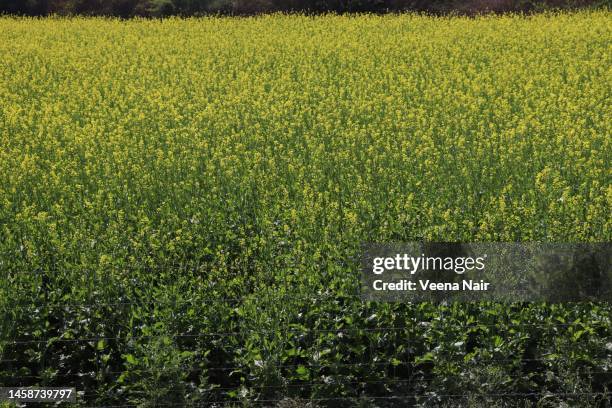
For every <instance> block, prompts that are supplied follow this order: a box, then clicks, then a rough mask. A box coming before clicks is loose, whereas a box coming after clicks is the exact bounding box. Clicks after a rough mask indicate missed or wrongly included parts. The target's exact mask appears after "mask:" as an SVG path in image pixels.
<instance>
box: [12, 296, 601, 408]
mask: <svg viewBox="0 0 612 408" xmlns="http://www.w3.org/2000/svg"><path fill="white" fill-rule="evenodd" d="M254 296H256V295H252V296H246V297H218V298H214V297H213V298H198V299H176V300H170V301H168V300H166V301H158V300H143V301H117V302H90V303H88V302H81V303H78V302H73V303H61V302H57V303H47V304H42V305H32V304H23V305H16V307H17V308H20V307H21V308H23V309H25V310H32V309H36V308H37V307H42V308H46V309H47V310H48V311H50V312H51V313H50V315H51V316H53V313H52V312H53V311H54V310H55V309H56V308H60V309H62V310H63V311H66V310H71V311H74V312H76V313H80V312H83V311H84V312H89V311H90V310H91V309H95V308H102V307H107V308H119V307H141V306H153V307H156V306H163V307H173V308H176V307H179V306H189V305H194V304H199V303H202V304H215V303H240V302H249V301H259V302H261V301H262V299H257V298H254ZM273 299H274V300H275V301H277V302H278V301H290V300H292V301H309V302H318V301H324V300H330V299H335V300H338V296H335V295H333V294H328V293H320V294H317V295H314V296H312V295H309V296H299V295H298V296H296V295H293V294H290V293H288V294H280V295H275V296H273ZM344 299H347V300H349V301H351V300H355V299H358V297H352V296H346V297H345V298H344ZM260 305H261V304H260ZM446 312H448V311H446ZM446 312H445V311H443V310H440V315H439V316H438V317H439V319H438V320H436V319H433V318H432V319H431V320H427V321H419V322H417V321H411V320H409V319H407V320H406V321H405V322H404V323H405V324H402V325H390V326H382V327H380V326H376V324H377V322H376V321H375V320H374V321H366V320H365V319H364V320H363V321H360V322H359V325H361V327H359V326H355V325H354V326H351V323H348V322H342V321H338V320H337V319H333V318H330V319H329V320H325V318H324V317H321V318H320V319H318V320H317V324H319V325H321V326H322V327H308V322H301V323H292V322H288V321H279V322H277V324H272V325H271V326H273V327H270V328H262V327H239V326H235V327H232V326H230V330H211V331H204V330H206V329H205V328H200V329H198V330H199V331H198V330H196V331H195V332H193V333H190V332H184V333H172V332H167V333H162V334H147V335H136V334H135V333H134V332H131V331H129V330H128V331H126V332H125V335H113V334H115V333H112V332H111V335H101V336H88V337H74V338H72V337H71V336H74V334H73V333H64V334H58V335H57V336H54V337H51V336H49V335H48V333H47V335H44V334H43V333H41V334H40V335H39V338H31V337H32V336H30V338H28V336H21V338H20V337H13V338H12V339H2V340H0V351H2V350H3V351H4V352H5V353H6V354H7V355H5V356H0V357H3V358H2V359H0V382H1V381H3V378H4V380H6V379H9V380H10V381H12V382H19V383H30V384H39V383H41V382H42V383H44V382H45V381H47V380H48V378H52V379H53V380H54V381H59V382H64V383H66V384H68V383H70V382H71V381H73V382H77V383H79V384H91V387H94V386H95V384H96V383H97V380H99V379H100V378H102V379H105V380H107V381H113V379H115V380H116V379H117V378H118V377H120V376H127V377H126V378H127V381H130V380H131V379H134V380H138V379H139V378H140V377H146V376H155V375H159V374H163V375H167V376H172V375H177V373H179V374H180V375H183V376H189V377H191V376H195V377H199V376H207V377H208V378H217V379H218V378H223V379H224V381H220V382H219V383H217V384H212V385H211V388H210V390H209V391H208V394H207V395H208V396H206V395H204V397H205V398H209V399H210V400H208V401H205V402H198V403H189V402H188V401H182V402H179V403H169V402H163V401H159V402H155V401H153V403H152V406H156V407H165V406H168V407H171V406H191V407H194V408H195V407H214V406H219V407H220V406H235V405H237V404H240V403H241V401H248V404H250V405H251V406H275V405H278V404H282V403H283V402H285V401H287V398H280V397H278V398H277V395H278V394H279V393H280V394H281V395H282V394H287V395H290V396H291V398H292V399H295V400H296V401H299V403H300V404H302V405H300V406H304V405H303V404H311V406H317V405H319V404H322V405H325V406H334V404H336V403H338V404H341V403H345V404H348V405H352V404H353V403H355V402H357V401H360V400H364V401H381V402H385V403H386V404H387V405H398V406H403V407H419V406H424V405H423V404H427V403H429V404H430V405H427V406H432V405H431V404H433V403H435V402H436V401H438V402H439V401H442V400H447V399H455V400H456V399H459V400H467V399H470V398H478V399H485V400H486V399H505V398H523V399H525V398H527V399H563V400H575V399H579V398H599V399H603V400H606V401H610V398H611V397H610V394H609V391H608V390H607V389H604V390H602V391H600V392H586V391H580V390H577V391H576V392H561V391H557V392H535V391H534V392H510V391H508V392H497V393H493V392H486V391H478V392H471V393H469V392H466V393H453V392H450V393H449V392H447V393H444V392H443V391H444V387H443V385H444V382H445V381H455V380H457V379H460V378H459V377H460V376H459V375H446V377H444V376H443V375H439V374H436V372H434V371H432V370H421V369H420V368H419V367H420V364H427V363H432V364H433V363H434V362H436V363H438V362H443V363H444V364H455V365H457V366H461V367H462V369H463V370H470V369H477V368H483V367H492V366H495V365H504V366H505V368H506V369H508V367H510V369H509V371H508V372H507V373H506V374H505V375H507V380H508V381H509V382H510V383H513V382H517V381H521V377H520V376H518V375H516V374H513V373H512V370H513V369H512V367H516V366H517V365H518V366H520V365H525V364H534V363H535V364H538V367H539V369H542V368H543V367H546V368H547V369H550V370H552V371H558V370H561V369H563V370H569V371H571V372H572V373H573V374H575V375H578V376H582V377H583V378H587V377H594V376H597V377H602V378H604V380H603V382H604V383H605V384H609V385H610V387H612V371H611V370H612V350H608V351H606V350H602V352H601V353H599V355H593V354H590V355H589V354H585V355H581V353H584V351H582V352H581V351H580V350H575V352H573V353H572V355H565V354H559V353H557V352H550V354H549V355H542V356H536V357H529V356H525V355H514V356H513V355H508V353H507V350H506V353H505V354H504V353H501V352H494V351H491V350H480V349H476V350H475V351H474V352H470V353H467V352H457V353H456V354H453V355H443V354H441V355H434V356H433V357H430V358H429V359H422V357H423V356H422V355H414V358H412V359H393V360H389V361H387V360H383V361H377V360H374V359H372V355H371V354H372V353H371V350H372V349H373V348H375V347H373V345H372V344H371V343H368V342H371V339H367V337H368V335H370V334H391V335H393V336H396V337H395V338H396V339H399V340H401V344H402V345H404V346H409V347H410V346H422V347H421V348H422V349H423V350H425V351H431V350H434V349H435V347H436V345H435V344H433V343H432V340H431V339H425V338H419V337H418V336H419V332H418V328H419V326H422V325H425V326H427V325H436V324H443V323H444V322H443V319H444V317H445V313H446ZM448 313H449V316H451V315H452V312H448ZM58 317H63V315H62V314H58ZM534 320H535V321H515V320H512V319H510V318H503V317H502V318H499V319H498V320H497V321H495V322H492V321H491V320H488V319H485V320H484V321H481V320H480V319H478V318H477V316H463V317H461V318H458V317H457V316H455V319H454V320H453V325H454V328H455V330H456V332H455V333H453V335H462V334H465V330H469V329H475V330H479V329H482V330H484V331H490V332H489V333H488V334H490V333H492V332H495V333H507V332H508V331H514V332H517V331H518V332H520V331H531V330H536V331H538V332H539V333H540V334H541V335H542V336H547V335H550V334H551V333H556V334H558V333H570V332H569V330H573V329H577V330H583V329H584V327H585V326H588V327H589V330H591V332H593V333H594V330H603V331H601V333H605V335H610V333H611V327H610V321H609V319H606V318H605V316H599V317H597V318H594V319H593V320H590V321H588V322H585V321H584V320H574V321H557V320H545V319H537V318H534ZM353 324H354V323H353ZM325 325H329V326H331V327H325ZM334 325H338V326H340V327H334ZM369 326H373V327H369ZM488 334H483V335H488ZM251 335H261V336H270V335H272V336H281V337H284V336H288V337H303V336H317V335H329V336H333V337H342V336H349V337H351V336H355V337H356V338H361V339H363V338H364V337H363V336H365V338H366V340H367V341H366V343H368V344H365V348H366V350H367V351H366V352H365V353H364V355H362V356H361V358H360V360H361V361H353V362H349V361H325V362H319V361H312V356H311V357H309V358H303V357H298V358H295V359H293V360H290V362H288V363H282V362H279V361H267V362H264V361H244V363H239V364H223V365H219V364H214V363H209V362H207V361H198V362H196V363H193V364H191V363H190V364H179V365H174V366H170V367H152V368H146V367H126V369H125V370H117V369H114V370H106V369H103V367H102V365H101V364H100V360H99V359H98V360H97V364H98V367H97V369H96V370H83V371H81V370H79V369H76V370H75V371H73V372H69V371H70V368H66V367H64V368H62V369H58V367H55V366H53V365H52V364H49V363H50V359H49V357H50V356H48V355H47V353H46V352H45V353H43V354H42V356H41V357H40V359H39V360H37V359H36V358H35V357H31V358H29V359H28V358H12V357H13V355H11V354H10V353H11V350H14V349H13V348H14V347H20V346H35V347H39V348H40V349H42V350H46V351H49V350H50V351H51V352H52V351H53V350H59V349H61V350H66V349H68V350H70V347H72V346H79V347H83V346H84V347H89V348H90V349H91V350H94V351H96V353H97V352H98V351H99V350H97V348H98V345H99V342H101V341H102V342H120V343H122V344H128V343H129V344H132V343H142V342H144V343H146V342H147V341H150V340H155V339H160V340H161V339H164V340H181V339H184V340H189V339H192V340H198V341H199V340H202V341H203V343H200V345H206V344H208V343H207V342H209V341H211V340H214V341H223V340H224V339H229V338H242V337H247V336H251ZM33 337H36V336H33ZM599 340H603V341H605V339H602V338H599ZM446 341H452V339H446ZM610 341H612V336H611V339H610ZM55 346H57V347H58V349H54V348H53V347H55ZM107 346H109V345H108V344H104V345H102V347H103V348H104V347H107ZM423 350H421V351H423ZM7 352H8V353H7ZM438 358H439V360H437V359H438ZM434 360H435V361H434ZM24 361H26V362H29V363H31V364H36V363H38V364H39V369H36V368H35V371H34V372H38V373H39V374H33V373H31V372H30V373H20V372H15V373H13V374H9V375H8V376H7V374H6V369H7V367H12V366H13V364H18V363H20V362H21V363H23V362H24ZM296 361H297V362H296ZM581 361H582V362H583V364H582V363H580V362H581ZM217 362H218V361H217ZM116 367H117V365H115V368H116ZM119 367H120V366H119ZM47 368H48V369H50V370H51V371H50V372H45V369H47ZM3 369H4V374H3ZM300 369H302V370H303V369H306V370H308V371H309V372H312V373H313V376H312V378H310V379H308V380H299V379H295V378H292V379H287V381H286V382H284V383H280V384H270V383H267V384H266V383H259V384H258V383H254V382H252V380H248V379H247V380H244V379H242V380H239V381H238V382H237V383H236V380H235V378H234V377H232V376H233V375H234V374H238V376H240V375H246V376H247V377H248V375H249V374H252V373H254V372H257V371H258V370H260V371H262V370H277V371H280V372H286V373H288V372H295V371H296V370H300ZM406 369H408V370H407V372H403V373H399V374H398V371H401V370H404V371H406ZM36 370H37V371H36ZM368 370H375V371H376V373H378V374H380V373H386V377H384V378H382V379H378V380H377V379H372V378H368V375H366V374H364V373H365V372H367V371H368ZM53 371H55V372H53ZM360 373H361V374H364V375H363V378H355V376H358V375H359V374H360ZM370 374H372V373H370ZM537 374H539V375H544V374H545V373H542V372H540V373H537ZM3 375H4V377H3ZM287 378H289V377H287ZM87 379H89V380H91V381H89V380H87ZM434 385H435V386H436V387H438V389H440V390H441V392H434V391H431V390H430V387H432V386H434ZM320 388H322V389H325V388H329V389H331V390H334V389H338V388H342V389H344V390H349V391H350V392H352V393H354V394H356V395H338V396H336V395H330V396H328V397H323V396H321V397H319V396H317V392H315V391H316V390H317V389H320ZM371 388H381V389H384V390H385V392H387V393H388V394H389V395H369V393H368V390H369V389H371ZM242 389H245V390H247V394H246V395H245V396H243V397H241V396H240V395H239V394H238V395H237V394H236V392H237V391H240V390H242ZM129 392H130V393H132V394H133V395H139V392H140V393H141V391H138V390H130V391H129ZM402 392H403V393H402ZM313 395H314V396H316V397H313ZM270 396H273V398H270ZM142 398H143V399H146V398H147V396H146V395H145V394H143V395H142ZM113 399H114V400H115V401H117V399H118V401H121V397H120V396H118V394H117V392H116V389H111V390H106V391H105V390H99V391H96V390H94V389H92V388H90V389H82V390H79V401H80V403H81V404H90V403H91V402H93V401H99V402H101V404H97V405H86V407H87V408H128V407H137V406H139V404H120V405H104V404H103V401H104V400H111V401H112V400H113ZM80 406H83V405H80Z"/></svg>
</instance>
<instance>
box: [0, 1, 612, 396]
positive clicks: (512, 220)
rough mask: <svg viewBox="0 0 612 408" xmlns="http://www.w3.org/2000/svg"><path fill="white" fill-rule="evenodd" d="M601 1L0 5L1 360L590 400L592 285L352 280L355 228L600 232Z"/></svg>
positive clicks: (361, 236)
mask: <svg viewBox="0 0 612 408" xmlns="http://www.w3.org/2000/svg"><path fill="white" fill-rule="evenodd" d="M610 27H611V25H610V13H609V12H607V11H600V12H579V13H573V14H545V15H537V16H531V17H520V16H497V17H479V18H475V19H470V18H458V17H446V18H433V17H425V16H416V15H394V16H391V15H389V16H368V15H363V16H334V15H328V16H320V17H306V16H283V15H274V16H263V17H257V18H236V19H230V18H214V17H210V18H201V19H173V18H170V19H166V20H131V21H119V20H112V19H85V18H73V19H61V18H49V19H27V18H23V19H15V18H2V19H0V277H1V278H0V312H1V313H2V316H1V319H0V356H1V357H0V383H1V384H2V385H4V386H12V385H48V386H52V385H55V386H57V385H62V386H68V385H72V386H76V387H77V389H78V390H79V391H80V392H81V395H80V397H79V398H80V401H81V402H80V404H81V405H83V406H90V405H94V404H96V405H98V406H100V405H123V404H134V405H139V406H153V405H157V406H172V405H173V404H174V405H176V406H182V405H187V404H190V403H194V404H195V403H201V404H208V405H213V404H214V403H215V402H219V404H221V403H225V402H230V403H235V404H245V405H247V406H261V405H263V406H270V405H276V404H277V403H280V404H281V405H282V404H284V406H301V405H304V404H306V403H311V404H312V405H322V406H354V405H355V404H357V403H359V404H363V405H364V406H410V405H411V404H412V405H417V404H418V405H422V406H440V405H444V404H446V405H449V406H452V405H466V404H473V405H475V406H481V405H486V406H495V405H496V404H497V405H498V406H517V405H519V406H529V405H539V406H548V405H550V406H559V404H560V403H562V402H563V403H566V404H569V405H570V406H581V405H583V406H597V405H598V404H599V405H600V406H609V404H610V394H609V390H610V387H611V382H612V378H611V374H610V369H611V368H612V340H611V337H612V333H611V332H612V329H611V326H612V325H611V322H610V306H609V304H575V305H554V304H526V303H521V304H518V303H517V304H509V305H508V304H495V303H480V304H463V305H460V304H441V305H433V304H427V303H424V304H386V303H373V302H370V303H365V302H362V301H361V300H360V299H359V297H358V287H359V283H358V276H359V268H358V263H359V261H358V254H359V248H360V245H361V243H362V242H391V241H416V240H427V241H467V242H478V241H485V242H487V241H552V242H595V241H606V242H607V241H610V237H611V231H610V227H611V220H610V204H611V203H612V186H611V184H610V181H611V179H610V176H611V174H610V162H611V158H612V157H611V149H610V134H612V128H611V125H610V123H611V122H610V117H611V113H612V112H611V105H610V90H611V87H610V84H611V82H610V81H611V78H612V75H610V74H611V69H610V67H612V64H611V60H610V58H611V55H612V54H611V53H610V50H611V44H612V43H611V40H612V30H611V28H610ZM287 399H288V400H287ZM281 400H283V401H281ZM164 404H165V405H164ZM291 404H293V405H291ZM605 404H608V405H605Z"/></svg>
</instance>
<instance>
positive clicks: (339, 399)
mask: <svg viewBox="0 0 612 408" xmlns="http://www.w3.org/2000/svg"><path fill="white" fill-rule="evenodd" d="M608 395H609V394H606V393H604V392H573V393H568V392H563V393H561V392H558V393H552V392H547V393H534V392H523V393H520V392H516V393H482V394H436V393H431V394H406V395H394V396H371V397H369V396H355V397H348V396H346V397H344V396H343V397H328V398H323V397H322V398H300V397H296V398H295V399H294V400H295V401H299V402H301V403H309V402H310V403H316V402H320V403H322V402H342V401H347V402H355V401H359V400H364V401H367V400H376V401H385V400H386V401H392V400H398V401H402V400H406V399H417V398H429V399H445V398H453V399H467V398H534V397H541V398H554V397H565V398H568V397H576V398H578V397H589V396H590V397H605V396H608ZM288 400H291V399H290V398H284V399H278V398H277V399H260V400H249V403H254V404H278V403H281V402H283V401H288ZM237 404H238V405H239V401H206V402H202V403H196V404H189V403H186V402H180V403H163V402H162V403H156V404H154V406H156V407H176V406H186V407H192V408H200V407H210V406H214V405H225V406H227V405H237ZM422 404H423V403H422V402H421V403H417V402H415V403H413V404H406V403H404V401H402V407H419V406H423V405H422ZM131 407H138V405H137V404H125V405H90V406H86V407H83V408H131Z"/></svg>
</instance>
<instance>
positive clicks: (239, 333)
mask: <svg viewBox="0 0 612 408" xmlns="http://www.w3.org/2000/svg"><path fill="white" fill-rule="evenodd" d="M498 326H499V325H493V324H491V325H488V326H484V325H482V327H498ZM510 326H511V327H510V328H512V327H523V326H524V327H540V328H552V327H570V326H572V324H558V325H556V324H538V325H521V324H519V325H510ZM474 328H478V325H476V326H474ZM404 330H411V327H409V326H406V327H370V328H368V327H362V328H359V327H354V328H337V329H309V328H304V329H286V328H282V327H278V328H274V329H267V330H264V329H249V328H247V329H243V330H241V331H227V332H209V333H193V334H160V335H146V336H125V337H111V336H99V337H86V338H73V339H71V338H61V337H58V338H49V339H44V340H0V345H5V346H6V345H11V344H13V345H17V344H22V345H25V344H52V343H89V342H98V341H100V340H105V341H106V340H108V341H111V340H123V341H125V340H131V341H134V340H149V339H155V338H168V339H181V338H206V337H237V336H244V335H247V334H249V333H250V334H278V333H287V334H289V333H293V334H308V333H328V334H334V333H336V334H346V333H362V332H364V333H373V332H394V331H404ZM404 343H405V344H425V343H426V342H424V341H416V340H413V341H408V340H406V341H404Z"/></svg>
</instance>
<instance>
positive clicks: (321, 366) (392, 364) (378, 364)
mask: <svg viewBox="0 0 612 408" xmlns="http://www.w3.org/2000/svg"><path fill="white" fill-rule="evenodd" d="M426 361H429V360H426ZM426 361H425V362H426ZM444 362H445V363H466V364H469V363H471V362H478V363H481V364H482V363H487V364H493V363H536V362H541V363H543V362H547V363H558V362H576V360H572V359H569V358H554V359H551V358H516V359H510V358H503V359H502V358H483V359H478V360H475V359H474V360H468V361H465V360H460V359H448V358H445V359H444ZM606 362H607V363H610V364H611V369H610V371H588V372H587V370H588V369H589V368H593V367H582V368H583V369H584V371H585V372H584V374H610V375H612V357H611V358H607V359H606V358H596V359H590V360H589V363H591V364H596V363H606ZM414 364H419V361H416V360H412V361H409V360H403V361H401V360H396V361H393V362H391V361H378V362H359V363H333V362H332V363H328V364H316V363H315V364H313V363H309V362H304V363H301V364H265V363H262V364H257V363H253V364H252V365H247V364H245V365H234V366H219V367H215V366H212V367H197V368H196V367H193V366H177V367H169V368H166V369H160V368H151V369H146V368H136V369H130V370H122V371H100V372H98V371H88V372H76V373H63V374H62V373H60V374H54V375H53V376H52V377H53V378H70V377H88V376H96V375H100V374H102V375H121V374H124V373H132V374H139V373H157V372H173V371H176V370H181V371H182V372H183V373H199V372H208V371H213V372H214V371H241V370H247V369H249V370H250V369H253V368H260V369H263V368H265V369H279V370H281V369H287V370H291V369H297V368H300V367H304V368H310V369H321V370H325V369H333V368H343V367H344V368H346V367H360V366H364V367H389V368H401V366H408V365H414ZM474 368H476V367H474ZM417 373H418V371H417ZM415 375H417V376H418V374H415ZM11 377H12V378H14V379H15V378H41V377H43V376H42V375H11ZM421 378H422V377H419V379H421Z"/></svg>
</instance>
